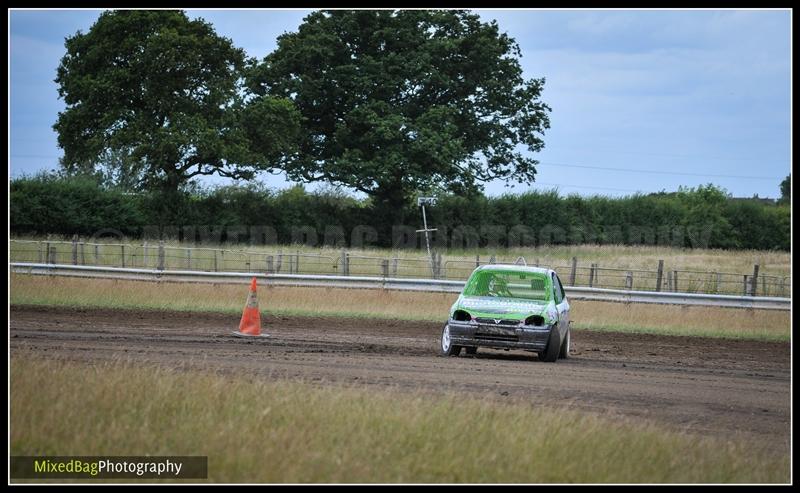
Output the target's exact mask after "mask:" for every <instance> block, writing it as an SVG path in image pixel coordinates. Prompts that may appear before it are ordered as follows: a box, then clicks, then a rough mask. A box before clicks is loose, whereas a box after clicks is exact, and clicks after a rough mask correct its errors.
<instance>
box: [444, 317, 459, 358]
mask: <svg viewBox="0 0 800 493" xmlns="http://www.w3.org/2000/svg"><path fill="white" fill-rule="evenodd" d="M439 354H440V355H442V356H458V355H459V354H461V346H454V345H453V343H452V341H451V340H450V324H444V327H443V328H442V339H441V341H439Z"/></svg>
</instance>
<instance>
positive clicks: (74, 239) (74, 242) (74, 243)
mask: <svg viewBox="0 0 800 493" xmlns="http://www.w3.org/2000/svg"><path fill="white" fill-rule="evenodd" d="M72 265H78V235H73V236H72Z"/></svg>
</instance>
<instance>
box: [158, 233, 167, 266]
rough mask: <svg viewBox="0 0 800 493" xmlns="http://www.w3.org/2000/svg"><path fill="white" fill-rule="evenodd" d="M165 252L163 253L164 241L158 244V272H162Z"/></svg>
mask: <svg viewBox="0 0 800 493" xmlns="http://www.w3.org/2000/svg"><path fill="white" fill-rule="evenodd" d="M165 257H166V252H165V251H164V240H161V241H159V242H158V270H164V264H165V263H166V262H165Z"/></svg>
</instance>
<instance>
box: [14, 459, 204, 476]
mask: <svg viewBox="0 0 800 493" xmlns="http://www.w3.org/2000/svg"><path fill="white" fill-rule="evenodd" d="M11 477H12V478H17V479H62V478H63V479H66V478H82V479H101V478H141V479H153V478H161V479H179V478H180V479H186V478H191V479H205V478H207V477H208V457H205V456H154V457H147V456H125V457H102V456H38V457H37V456H14V457H11Z"/></svg>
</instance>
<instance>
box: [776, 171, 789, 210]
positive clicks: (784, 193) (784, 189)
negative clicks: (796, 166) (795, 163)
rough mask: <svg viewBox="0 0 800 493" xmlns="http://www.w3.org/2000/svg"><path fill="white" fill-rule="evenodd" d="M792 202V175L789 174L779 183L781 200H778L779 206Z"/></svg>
mask: <svg viewBox="0 0 800 493" xmlns="http://www.w3.org/2000/svg"><path fill="white" fill-rule="evenodd" d="M791 201H792V175H791V173H790V174H789V175H787V176H786V178H784V179H783V181H782V182H781V198H780V199H778V203H779V204H789V203H791Z"/></svg>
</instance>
